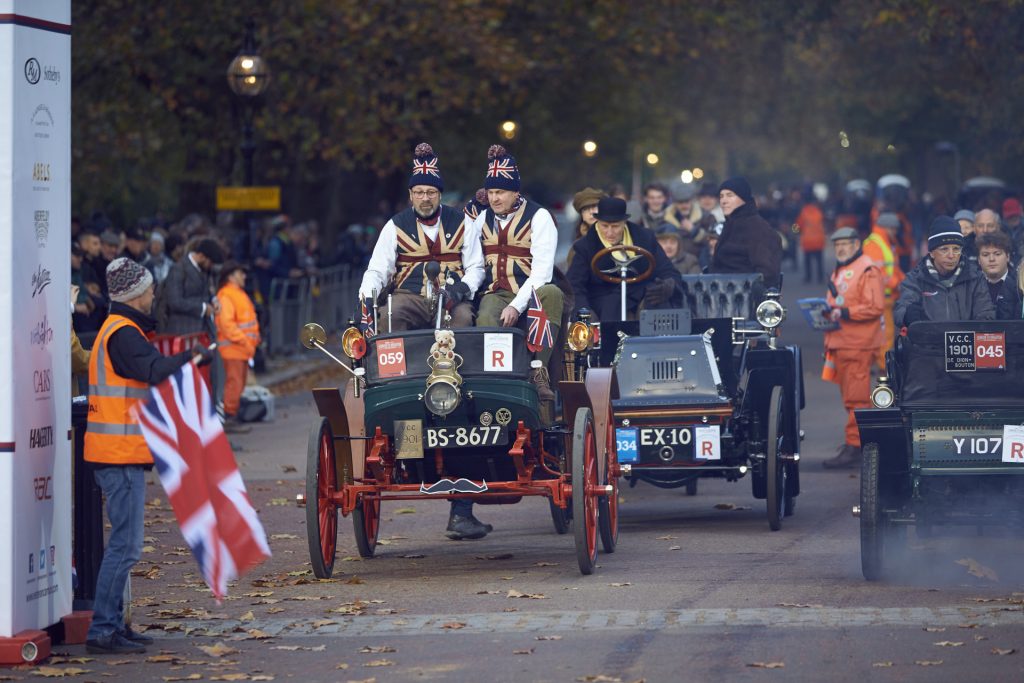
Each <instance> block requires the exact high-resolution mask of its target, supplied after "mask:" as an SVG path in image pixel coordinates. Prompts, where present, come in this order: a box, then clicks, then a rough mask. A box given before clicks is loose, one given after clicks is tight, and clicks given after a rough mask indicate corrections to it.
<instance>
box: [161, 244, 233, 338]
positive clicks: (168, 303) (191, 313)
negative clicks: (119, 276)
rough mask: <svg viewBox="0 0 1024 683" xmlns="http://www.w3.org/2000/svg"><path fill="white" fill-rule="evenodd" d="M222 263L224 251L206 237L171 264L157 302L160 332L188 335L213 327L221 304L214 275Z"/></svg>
mask: <svg viewBox="0 0 1024 683" xmlns="http://www.w3.org/2000/svg"><path fill="white" fill-rule="evenodd" d="M221 263H224V252H223V250H221V248H220V245H219V244H217V241H216V240H213V239H210V238H209V237H204V238H203V239H200V240H199V241H197V242H196V243H195V244H194V245H193V246H192V248H191V249H190V250H189V252H188V253H187V254H186V255H185V257H184V258H183V259H181V260H180V261H178V262H177V263H175V264H174V265H173V266H171V269H170V270H169V271H168V273H167V279H166V280H164V284H163V286H162V287H161V288H160V296H159V298H158V301H157V305H156V309H157V312H158V313H157V315H158V320H159V325H160V327H159V331H160V333H161V334H174V335H185V334H194V333H196V332H203V331H207V330H212V329H213V319H214V316H215V315H216V314H217V312H218V306H217V300H216V299H215V298H214V297H213V286H212V281H211V277H212V272H213V267H214V266H215V265H220V264H221Z"/></svg>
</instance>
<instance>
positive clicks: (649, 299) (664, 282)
mask: <svg viewBox="0 0 1024 683" xmlns="http://www.w3.org/2000/svg"><path fill="white" fill-rule="evenodd" d="M675 291H676V283H675V282H673V281H672V280H670V279H669V278H662V279H660V280H655V281H654V282H652V283H651V284H649V285H647V289H646V290H645V291H644V306H646V307H648V308H653V307H655V306H661V305H662V304H664V303H667V302H668V300H669V299H671V298H672V294H673V293H674V292H675Z"/></svg>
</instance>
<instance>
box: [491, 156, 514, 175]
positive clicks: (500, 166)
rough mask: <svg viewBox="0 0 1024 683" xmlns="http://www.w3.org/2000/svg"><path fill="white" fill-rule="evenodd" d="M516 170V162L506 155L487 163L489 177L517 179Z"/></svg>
mask: <svg viewBox="0 0 1024 683" xmlns="http://www.w3.org/2000/svg"><path fill="white" fill-rule="evenodd" d="M516 171H517V169H516V165H515V162H513V161H512V159H510V158H508V157H505V158H504V159H494V160H492V161H491V163H490V164H488V165H487V177H488V178H505V179H506V180H515V175H514V174H515V173H516Z"/></svg>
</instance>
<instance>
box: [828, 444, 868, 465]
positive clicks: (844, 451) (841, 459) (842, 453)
mask: <svg viewBox="0 0 1024 683" xmlns="http://www.w3.org/2000/svg"><path fill="white" fill-rule="evenodd" d="M821 465H822V467H824V468H825V469H826V470H844V469H853V468H855V467H860V448H859V447H857V446H851V445H850V444H848V443H847V444H843V446H842V448H840V449H839V453H837V454H836V456H835V457H834V458H829V459H828V460H826V461H824V462H823V463H821Z"/></svg>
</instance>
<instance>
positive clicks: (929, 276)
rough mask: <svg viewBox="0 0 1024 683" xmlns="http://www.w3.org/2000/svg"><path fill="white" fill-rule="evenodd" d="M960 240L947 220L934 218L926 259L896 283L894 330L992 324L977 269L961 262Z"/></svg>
mask: <svg viewBox="0 0 1024 683" xmlns="http://www.w3.org/2000/svg"><path fill="white" fill-rule="evenodd" d="M963 247H964V236H963V234H962V233H961V232H960V225H959V224H958V223H957V222H956V221H955V220H953V219H952V218H950V217H949V216H938V217H936V218H935V220H934V221H933V222H932V227H931V230H930V231H929V235H928V255H927V256H925V257H924V258H923V259H921V262H920V263H918V264H917V266H916V267H915V268H914V269H913V270H911V271H910V272H909V273H907V277H906V278H905V279H904V280H903V282H902V283H900V298H899V300H898V301H897V302H896V307H895V309H894V310H893V317H894V318H895V319H896V327H897V328H899V327H903V326H906V325H910V324H911V323H915V322H917V321H919V320H931V321H943V320H994V319H995V317H996V309H995V306H993V305H992V298H991V297H990V296H989V293H988V285H987V284H986V283H985V278H984V277H983V276H982V274H981V271H980V270H978V267H977V266H976V265H974V264H973V263H971V262H970V261H968V260H967V259H965V258H963Z"/></svg>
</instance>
